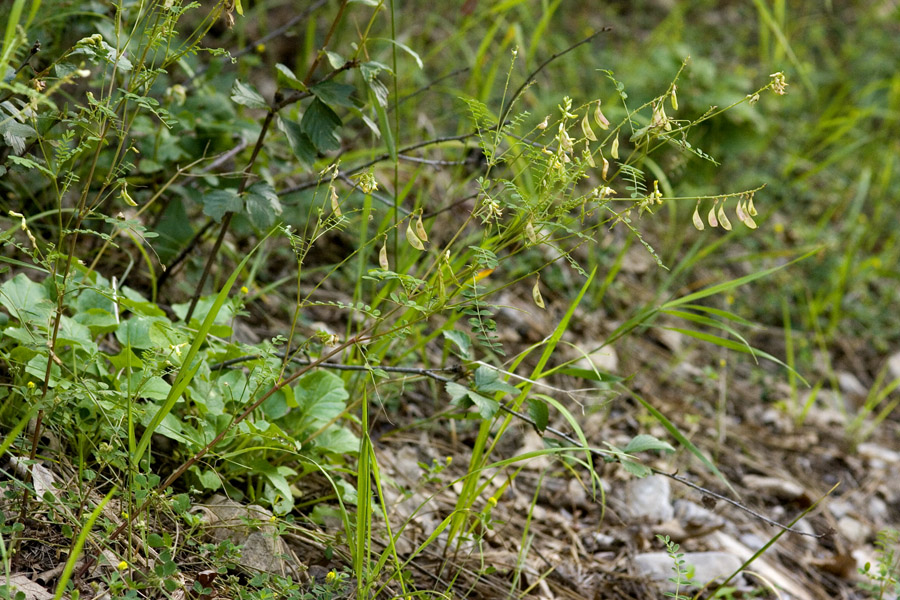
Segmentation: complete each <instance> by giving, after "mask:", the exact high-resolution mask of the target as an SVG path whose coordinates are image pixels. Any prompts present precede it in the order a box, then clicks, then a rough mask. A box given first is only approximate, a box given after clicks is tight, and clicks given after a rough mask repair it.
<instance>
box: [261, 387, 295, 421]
mask: <svg viewBox="0 0 900 600" xmlns="http://www.w3.org/2000/svg"><path fill="white" fill-rule="evenodd" d="M288 389H290V388H288ZM260 408H261V409H262V411H263V413H264V414H265V415H266V417H268V418H270V419H272V420H275V419H280V418H281V417H283V416H284V415H286V414H287V413H288V404H287V398H286V397H285V395H284V391H283V389H281V390H278V391H277V392H275V393H274V394H272V395H271V396H269V397H268V398H267V399H266V400H265V402H263V403H262V405H260Z"/></svg>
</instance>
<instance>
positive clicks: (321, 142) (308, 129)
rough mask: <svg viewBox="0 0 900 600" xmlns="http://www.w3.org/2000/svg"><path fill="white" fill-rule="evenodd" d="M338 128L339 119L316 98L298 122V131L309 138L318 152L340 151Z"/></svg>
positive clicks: (339, 124)
mask: <svg viewBox="0 0 900 600" xmlns="http://www.w3.org/2000/svg"><path fill="white" fill-rule="evenodd" d="M340 126H341V118H340V117H338V116H337V113H335V112H334V111H333V110H331V108H329V107H328V106H327V105H326V104H325V103H324V102H322V101H321V100H319V99H318V98H316V99H314V100H313V101H312V103H311V104H310V105H309V107H308V108H307V109H306V112H304V113H303V118H302V119H301V120H300V129H302V130H303V133H305V134H306V135H308V136H309V139H310V140H312V143H313V144H314V145H315V147H316V148H317V149H318V150H319V152H328V151H330V150H339V149H340V147H341V138H340V136H338V127H340Z"/></svg>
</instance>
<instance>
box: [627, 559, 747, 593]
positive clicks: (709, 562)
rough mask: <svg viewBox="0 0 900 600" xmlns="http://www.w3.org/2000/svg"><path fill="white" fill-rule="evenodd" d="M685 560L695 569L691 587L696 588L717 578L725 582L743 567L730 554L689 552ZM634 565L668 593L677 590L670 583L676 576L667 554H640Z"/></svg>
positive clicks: (686, 563) (738, 560)
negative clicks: (670, 579) (671, 578)
mask: <svg viewBox="0 0 900 600" xmlns="http://www.w3.org/2000/svg"><path fill="white" fill-rule="evenodd" d="M683 558H684V562H685V566H688V565H690V566H691V567H693V572H694V577H693V578H692V579H691V582H690V585H692V586H695V587H700V586H702V585H705V584H706V583H708V582H709V581H712V580H713V579H717V578H721V579H723V580H724V579H725V578H727V577H728V576H729V575H731V574H732V573H734V572H735V571H737V570H738V569H739V568H740V567H741V559H739V558H738V557H737V556H735V555H734V554H730V553H728V552H687V553H685V555H684V557H683ZM634 565H635V567H637V570H638V571H639V572H640V573H641V574H642V575H646V576H647V577H649V578H651V579H653V580H654V581H657V582H659V583H660V584H662V586H663V587H664V588H665V589H666V590H667V591H674V590H675V584H674V583H673V582H671V581H669V578H670V577H672V576H673V575H674V572H673V571H672V567H673V562H672V558H671V557H670V556H669V555H668V554H666V553H665V552H648V553H645V554H639V555H638V556H635V557H634ZM682 587H683V586H682Z"/></svg>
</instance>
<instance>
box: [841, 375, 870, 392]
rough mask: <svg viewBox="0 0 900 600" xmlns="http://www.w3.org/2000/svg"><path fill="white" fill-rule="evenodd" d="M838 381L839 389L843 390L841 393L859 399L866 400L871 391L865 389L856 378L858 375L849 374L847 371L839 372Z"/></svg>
mask: <svg viewBox="0 0 900 600" xmlns="http://www.w3.org/2000/svg"><path fill="white" fill-rule="evenodd" d="M836 375H837V380H838V387H840V388H841V391H842V392H844V393H845V394H848V395H850V396H856V397H858V398H865V397H866V396H867V395H868V394H869V390H867V389H866V388H865V386H864V385H863V384H862V383H860V381H859V379H857V378H856V375H854V374H853V373H848V372H847V371H838V372H837V373H836Z"/></svg>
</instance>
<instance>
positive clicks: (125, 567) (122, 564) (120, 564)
mask: <svg viewBox="0 0 900 600" xmlns="http://www.w3.org/2000/svg"><path fill="white" fill-rule="evenodd" d="M116 568H117V569H119V570H120V571H124V570H125V569H127V568H128V563H127V562H125V561H124V560H123V561H122V562H120V563H119V564H118V565H116Z"/></svg>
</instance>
